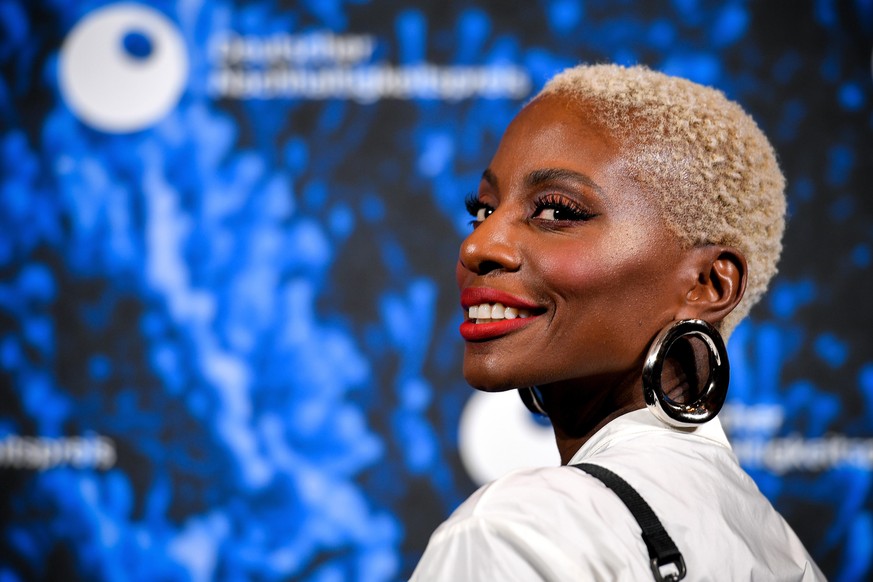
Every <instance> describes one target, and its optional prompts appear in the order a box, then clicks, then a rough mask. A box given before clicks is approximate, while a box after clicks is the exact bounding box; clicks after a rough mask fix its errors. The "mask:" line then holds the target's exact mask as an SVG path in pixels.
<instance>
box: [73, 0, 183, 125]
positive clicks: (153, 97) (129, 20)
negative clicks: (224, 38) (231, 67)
mask: <svg viewBox="0 0 873 582" xmlns="http://www.w3.org/2000/svg"><path fill="white" fill-rule="evenodd" d="M58 69H59V84H60V90H61V94H62V95H63V97H64V99H65V100H66V102H67V105H68V106H69V107H70V109H71V110H72V111H73V113H75V114H76V116H78V117H79V119H81V120H82V121H83V122H84V123H87V124H88V125H90V126H92V127H94V128H96V129H100V130H102V131H106V132H110V133H127V132H132V131H137V130H140V129H143V128H145V127H148V126H150V125H152V124H153V123H155V122H157V121H158V120H159V119H161V118H162V117H164V116H165V115H166V114H167V113H168V112H169V111H170V110H171V109H172V108H173V107H175V106H176V103H178V102H179V97H180V96H181V95H182V90H183V89H184V86H185V81H186V80H187V77H188V57H187V53H186V51H185V43H184V42H183V40H182V38H181V36H180V35H179V32H178V30H177V29H176V26H175V25H174V24H173V23H172V22H171V21H170V20H168V19H167V18H166V17H165V16H164V15H163V14H161V13H160V12H157V11H156V10H154V9H152V8H147V7H145V6H141V5H139V4H130V3H121V4H113V5H110V6H106V7H105V8H101V9H99V10H96V11H94V12H92V13H91V14H89V15H88V16H86V17H85V18H83V19H82V20H81V21H80V22H79V23H78V24H76V26H75V27H73V30H72V31H70V34H69V35H68V36H67V39H66V40H65V41H64V45H63V47H62V48H61V53H60V63H59V67H58Z"/></svg>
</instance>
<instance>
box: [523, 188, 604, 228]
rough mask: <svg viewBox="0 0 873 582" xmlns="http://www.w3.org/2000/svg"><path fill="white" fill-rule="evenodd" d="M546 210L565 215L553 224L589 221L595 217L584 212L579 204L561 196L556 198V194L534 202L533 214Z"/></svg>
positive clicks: (547, 195)
mask: <svg viewBox="0 0 873 582" xmlns="http://www.w3.org/2000/svg"><path fill="white" fill-rule="evenodd" d="M547 208H551V209H553V210H556V211H560V212H563V213H566V214H567V216H566V217H564V218H558V219H555V222H559V221H574V220H591V219H592V218H594V217H595V216H597V215H596V214H594V213H593V212H589V211H588V210H585V209H584V208H583V207H582V206H580V205H579V204H576V203H574V202H572V201H570V200H567V199H566V198H564V197H562V196H558V195H557V194H546V195H545V196H542V197H540V198H538V199H537V202H536V211H535V212H534V214H539V213H541V212H542V211H543V210H545V209H547Z"/></svg>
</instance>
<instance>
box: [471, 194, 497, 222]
mask: <svg viewBox="0 0 873 582" xmlns="http://www.w3.org/2000/svg"><path fill="white" fill-rule="evenodd" d="M466 206H467V212H469V213H470V216H472V217H473V220H471V221H470V223H471V224H474V225H475V224H479V223H480V222H482V221H483V220H485V219H486V218H488V217H489V216H491V213H493V212H494V209H493V208H492V207H491V206H489V205H487V204H485V203H484V202H482V201H481V200H479V198H478V197H477V196H476V195H475V194H471V195H470V196H468V197H467V200H466Z"/></svg>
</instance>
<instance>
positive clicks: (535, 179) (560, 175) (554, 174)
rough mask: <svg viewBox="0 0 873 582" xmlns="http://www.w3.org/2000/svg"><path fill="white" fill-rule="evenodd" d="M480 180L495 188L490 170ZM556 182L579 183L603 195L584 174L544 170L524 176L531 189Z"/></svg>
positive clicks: (493, 176)
mask: <svg viewBox="0 0 873 582" xmlns="http://www.w3.org/2000/svg"><path fill="white" fill-rule="evenodd" d="M482 179H483V180H485V181H486V182H488V184H490V185H491V186H492V187H494V188H497V176H495V175H494V172H492V171H491V169H490V168H486V169H485V171H484V172H482ZM557 180H572V181H574V182H579V183H581V184H584V185H586V186H588V187H589V188H591V189H593V190H594V191H595V192H597V193H598V194H600V195H601V196H602V195H603V189H602V188H601V187H600V186H598V185H597V182H595V181H594V180H592V179H591V178H589V177H588V176H586V175H585V174H581V173H579V172H575V171H573V170H567V169H564V168H545V169H542V170H534V171H533V172H531V173H530V174H528V175H527V176H526V178H525V184H526V185H527V187H528V188H532V187H535V186H539V185H541V184H544V183H546V182H553V181H557Z"/></svg>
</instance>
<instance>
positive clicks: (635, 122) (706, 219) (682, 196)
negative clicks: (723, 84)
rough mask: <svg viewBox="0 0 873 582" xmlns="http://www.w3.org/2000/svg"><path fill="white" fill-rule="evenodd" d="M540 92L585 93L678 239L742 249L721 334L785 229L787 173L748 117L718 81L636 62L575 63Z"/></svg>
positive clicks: (772, 270)
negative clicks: (738, 285)
mask: <svg viewBox="0 0 873 582" xmlns="http://www.w3.org/2000/svg"><path fill="white" fill-rule="evenodd" d="M547 94H560V95H564V96H568V97H572V98H575V99H579V100H582V101H584V103H585V104H586V106H587V108H588V110H589V111H591V113H592V115H593V119H591V120H590V121H592V122H594V123H595V124H596V125H598V126H600V127H602V128H603V129H605V130H606V131H607V132H609V133H610V134H611V135H613V136H614V137H616V138H618V140H619V143H620V144H621V146H622V147H623V148H624V151H625V158H626V162H627V165H628V170H629V172H630V174H631V176H632V177H633V179H634V180H636V181H637V182H638V183H639V184H640V185H641V186H642V187H643V190H644V191H645V192H648V193H649V194H651V195H653V196H654V198H655V199H656V200H657V201H658V203H659V206H660V210H661V214H662V216H663V218H664V220H665V222H666V224H667V226H668V227H669V228H670V229H671V230H672V231H673V232H675V233H676V234H677V235H678V236H679V238H680V239H681V240H682V241H683V242H684V243H685V244H687V245H688V246H689V247H690V246H694V245H699V244H719V245H729V246H732V247H734V248H736V249H737V250H739V251H740V252H741V253H743V255H744V256H745V257H746V262H747V264H748V274H747V277H748V279H747V284H746V293H745V295H744V297H743V299H742V301H741V302H740V303H739V305H737V307H736V309H734V311H733V312H731V313H730V314H729V315H728V316H727V317H726V318H725V320H724V321H723V322H722V324H721V326H720V327H721V332H722V334H723V335H724V336H725V337H727V336H729V335H730V333H731V331H733V329H734V327H735V326H736V325H737V324H738V323H739V322H740V321H741V320H742V319H743V318H744V317H745V316H746V315H747V314H748V312H749V309H751V308H752V306H753V305H755V303H757V302H758V300H759V299H760V298H761V296H762V295H763V294H764V292H765V291H766V290H767V286H768V284H769V283H770V280H771V279H772V278H773V276H774V275H775V274H776V263H777V262H778V260H779V255H780V253H781V252H782V233H783V231H784V229H785V210H786V203H785V193H784V190H785V178H784V177H783V175H782V172H781V171H780V169H779V164H778V162H777V160H776V153H775V152H774V151H773V146H771V145H770V142H769V141H768V140H767V137H766V136H765V135H764V133H763V132H762V131H761V129H760V128H759V127H758V125H757V124H756V123H755V121H754V120H753V119H752V118H751V117H750V116H749V115H748V114H747V113H746V112H745V111H744V110H743V108H742V107H740V106H739V105H738V104H737V103H734V102H733V101H730V100H729V99H727V98H726V97H725V96H724V94H723V93H722V92H721V91H718V90H716V89H713V88H711V87H706V86H703V85H699V84H697V83H694V82H692V81H688V80H686V79H682V78H679V77H671V76H669V75H665V74H663V73H659V72H656V71H653V70H651V69H648V68H646V67H643V66H632V67H623V66H619V65H580V66H577V67H573V68H570V69H567V70H565V71H563V72H562V73H559V74H558V75H556V76H555V77H553V78H552V79H551V80H550V81H549V82H548V83H547V84H546V86H545V87H544V88H543V90H542V91H540V93H539V94H538V95H537V97H539V96H540V95H547ZM534 99H536V97H534Z"/></svg>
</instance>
